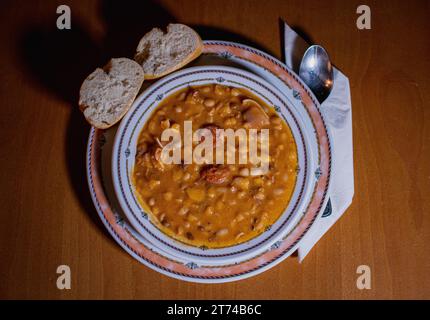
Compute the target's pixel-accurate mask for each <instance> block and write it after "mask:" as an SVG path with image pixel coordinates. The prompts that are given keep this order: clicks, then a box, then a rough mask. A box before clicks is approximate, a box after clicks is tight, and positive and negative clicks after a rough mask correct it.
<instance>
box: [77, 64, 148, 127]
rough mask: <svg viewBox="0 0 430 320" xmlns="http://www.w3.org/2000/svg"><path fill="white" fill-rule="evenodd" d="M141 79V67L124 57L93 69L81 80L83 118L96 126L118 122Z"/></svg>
mask: <svg viewBox="0 0 430 320" xmlns="http://www.w3.org/2000/svg"><path fill="white" fill-rule="evenodd" d="M143 79H144V73H143V70H142V68H141V66H140V65H139V64H138V63H136V62H135V61H133V60H131V59H127V58H117V59H112V60H111V61H110V62H109V63H108V64H107V65H106V66H105V67H104V68H103V69H101V68H97V69H96V70H95V71H94V72H93V73H91V74H90V75H89V76H88V77H87V78H86V79H85V81H84V82H83V84H82V86H81V90H80V98H79V106H80V108H81V111H82V112H83V113H84V116H85V118H86V119H87V120H88V121H89V122H90V123H91V124H92V125H93V126H95V127H97V128H107V127H110V126H111V125H113V124H115V123H116V122H118V121H119V120H120V119H121V118H122V116H123V115H124V114H125V113H126V112H127V111H128V109H129V108H130V106H131V104H132V103H133V101H134V99H135V98H136V95H137V94H138V92H139V90H140V87H141V85H142V82H143Z"/></svg>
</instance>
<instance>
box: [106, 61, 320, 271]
mask: <svg viewBox="0 0 430 320" xmlns="http://www.w3.org/2000/svg"><path fill="white" fill-rule="evenodd" d="M219 71H222V72H224V73H223V74H224V76H225V77H226V75H227V74H228V73H232V74H234V75H235V76H239V77H242V76H244V77H248V78H251V79H253V80H255V81H257V82H258V83H259V84H261V85H263V86H264V87H265V88H269V89H271V90H272V93H275V96H276V97H277V99H278V100H279V101H282V102H284V105H285V107H286V108H287V109H289V110H288V111H289V112H290V113H291V109H295V108H294V106H293V105H292V104H291V102H287V100H288V98H286V97H285V96H283V95H280V94H277V93H278V91H277V89H276V88H275V87H274V86H273V85H272V84H271V83H269V82H268V81H266V80H265V79H262V78H260V77H259V76H257V75H255V74H252V73H250V72H248V71H244V70H241V69H238V68H234V67H227V66H198V67H191V68H185V69H182V70H180V71H177V72H175V73H172V74H171V75H169V76H166V77H163V78H161V79H160V80H158V81H156V82H155V83H153V84H152V85H151V86H150V87H148V88H147V89H146V90H144V91H143V92H142V93H141V94H140V95H139V97H138V98H137V99H136V100H135V102H134V103H133V106H132V107H131V109H130V111H129V113H128V114H127V115H126V117H124V119H123V120H122V121H121V123H120V126H119V128H118V130H117V133H116V136H115V139H114V146H113V151H112V152H113V153H112V168H111V169H112V178H113V184H114V189H115V193H116V195H117V198H118V200H119V203H120V206H121V208H122V209H123V211H124V213H125V215H126V216H127V218H128V219H129V221H130V223H131V224H132V225H133V226H134V228H136V230H137V231H138V232H139V233H141V234H142V235H144V236H145V237H148V236H149V237H148V238H150V239H151V240H154V241H155V243H156V245H157V246H160V247H161V249H163V250H166V251H169V252H170V253H172V254H176V255H178V254H179V255H185V256H187V255H189V258H190V259H194V261H198V262H200V263H204V262H205V261H210V260H211V259H222V260H223V261H224V260H233V261H235V260H237V259H238V258H241V259H245V258H248V257H250V256H251V255H252V256H255V255H258V254H259V253H262V252H263V251H265V250H267V249H268V248H270V246H271V245H272V244H273V243H274V242H276V241H277V240H279V238H282V235H283V234H284V233H286V232H287V230H288V228H287V226H288V225H293V224H294V221H295V220H294V219H292V217H293V216H299V214H298V209H300V210H302V211H303V210H304V209H303V207H304V206H305V205H306V204H307V202H308V198H309V196H310V195H309V191H310V190H312V189H313V186H312V181H310V180H311V179H310V176H311V173H312V172H313V171H314V167H315V166H312V165H311V164H312V163H314V162H315V161H313V159H312V158H313V154H312V152H310V150H309V149H310V147H309V146H307V145H306V142H308V139H307V138H306V137H305V136H306V132H302V134H303V135H302V139H301V141H302V142H303V149H304V158H305V159H304V160H305V163H306V165H305V168H304V170H303V174H304V177H303V181H302V182H303V187H302V190H301V193H302V194H301V195H300V197H299V200H300V201H298V203H297V204H296V206H295V207H294V208H293V210H292V211H291V213H290V214H289V215H288V217H287V219H286V220H285V221H284V223H283V224H282V225H281V227H279V228H278V229H277V230H275V232H270V233H269V234H274V235H275V236H273V235H272V236H269V237H262V235H263V234H264V233H265V232H263V233H262V234H260V235H257V236H256V237H253V238H252V239H250V240H248V241H246V242H242V243H239V244H236V245H232V246H228V247H225V248H210V249H207V250H204V251H202V248H199V247H196V246H191V245H188V244H184V243H181V242H180V241H178V240H176V239H174V238H172V237H170V236H169V235H167V234H166V233H164V232H163V231H162V230H160V229H158V228H157V226H155V225H154V224H153V223H152V222H150V214H149V215H148V214H147V213H146V212H145V210H144V208H142V206H141V204H140V203H139V201H137V206H138V207H139V208H140V211H141V213H143V214H144V215H143V216H142V217H141V216H140V215H137V216H136V215H135V212H134V211H133V210H132V209H131V208H130V206H129V204H128V203H127V201H126V200H127V198H130V197H131V198H135V195H134V193H133V190H130V189H129V188H122V185H123V183H122V182H123V181H122V180H123V179H121V174H120V170H121V161H120V160H121V159H122V160H124V155H122V156H121V154H122V153H121V152H119V151H121V150H122V147H121V140H122V139H123V138H122V137H123V134H124V132H126V131H127V126H126V124H127V123H130V122H133V121H136V117H137V115H139V114H140V118H142V114H141V113H142V112H143V113H146V112H147V111H149V112H147V114H148V115H147V116H146V118H145V119H144V120H143V121H141V122H142V125H141V126H140V127H139V126H135V127H134V129H133V131H135V130H136V127H139V128H138V129H137V130H136V131H137V133H134V137H136V138H137V137H138V136H139V135H140V132H141V130H142V128H143V126H144V125H145V123H146V121H147V119H148V118H149V117H150V116H151V115H152V112H153V111H154V110H155V109H156V108H157V106H158V104H157V103H156V102H161V101H163V99H164V97H166V96H170V95H171V94H172V93H173V92H176V91H179V90H182V89H183V88H184V87H186V85H189V83H188V82H186V81H185V82H180V85H179V86H177V88H176V90H173V91H171V90H167V92H168V94H166V95H164V96H159V95H157V93H159V91H160V90H161V89H162V88H164V90H166V89H165V88H166V86H167V88H169V85H168V83H169V82H173V83H175V81H177V79H180V78H184V77H186V76H188V75H190V74H196V75H198V76H197V79H199V76H200V73H199V72H203V74H204V73H205V72H209V73H211V72H212V73H216V72H219ZM191 78H192V76H191ZM218 78H219V79H217V82H218V81H219V83H220V84H224V85H225V81H226V79H225V78H223V77H218ZM185 79H186V78H185ZM211 83H216V82H211ZM243 87H245V88H246V89H248V90H249V88H247V87H246V86H243ZM250 91H252V93H253V94H255V95H257V96H258V97H259V98H260V99H262V100H263V101H265V102H266V103H267V100H266V99H265V98H264V97H261V95H260V94H258V93H256V92H255V90H250ZM154 95H155V96H156V97H155V101H154V102H153V103H152V104H151V105H149V106H147V107H146V108H143V107H142V106H143V105H145V99H147V100H148V99H149V97H153V96H154ZM146 103H147V102H146ZM268 104H270V103H268ZM142 110H144V111H142ZM277 111H278V110H277ZM136 112H137V113H136ZM278 114H279V115H280V116H281V115H282V118H283V119H284V121H285V122H286V123H287V125H288V126H289V127H290V129H291V131H292V132H293V128H292V126H291V123H290V122H289V121H287V119H286V118H285V117H284V116H283V113H282V112H278ZM292 116H293V117H294V116H296V117H298V118H300V114H299V113H298V112H297V111H296V112H295V113H294V112H293V113H292ZM133 119H134V120H133ZM296 121H297V120H296ZM299 123H301V124H303V121H300V119H299V120H298V122H296V124H297V128H298V129H299V131H300V130H303V131H306V128H304V127H303V128H302V127H301V126H300V125H299ZM293 136H294V139H295V142H296V145H298V143H299V141H298V140H297V136H296V135H294V132H293ZM129 146H130V143H129ZM131 147H132V148H135V147H136V139H134V140H133V141H132V142H131ZM127 150H128V151H129V155H130V154H132V153H133V152H132V151H130V149H126V151H127ZM127 157H128V156H126V158H127ZM130 158H131V159H133V163H134V156H133V157H130ZM122 163H123V162H122ZM128 167H129V166H128V165H127V166H126V168H128ZM129 174H130V173H129V172H128V171H127V176H129ZM129 186H130V184H129ZM131 186H133V184H131ZM119 189H122V190H124V189H126V190H128V191H130V192H126V193H123V191H120V190H119ZM296 192H297V182H296V185H295V187H294V190H293V194H292V197H291V199H290V201H289V204H288V206H287V208H286V209H285V210H283V212H282V214H281V215H280V216H279V218H278V219H277V221H276V222H275V223H274V225H275V224H276V223H278V222H279V221H281V218H283V217H284V216H285V214H286V212H287V211H289V209H290V205H291V203H292V202H293V197H294V195H295V194H296ZM145 215H146V216H145ZM139 218H141V219H139ZM148 221H149V224H147V222H148ZM142 224H143V228H142ZM150 225H152V227H153V228H151V227H150ZM145 226H146V227H149V230H148V228H145ZM283 230H285V232H282V231H283ZM148 231H149V232H148ZM151 231H152V232H151ZM153 233H156V234H155V235H154V234H153ZM154 236H155V237H154ZM263 238H264V241H260V242H258V241H255V240H256V239H259V240H261V239H263ZM268 239H269V240H268ZM253 241H254V242H257V243H256V244H255V243H253ZM250 243H253V244H252V245H249V244H250ZM172 244H175V245H176V246H172ZM184 247H185V248H186V250H184ZM171 249H172V250H171ZM235 250H236V251H235Z"/></svg>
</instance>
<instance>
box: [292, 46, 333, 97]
mask: <svg viewBox="0 0 430 320" xmlns="http://www.w3.org/2000/svg"><path fill="white" fill-rule="evenodd" d="M299 76H300V78H301V79H302V80H303V81H304V82H305V83H306V84H307V86H308V87H309V89H311V90H312V92H313V93H314V94H315V96H316V98H317V99H318V101H319V102H320V103H322V102H323V101H324V100H325V99H327V97H328V96H329V94H330V92H331V89H332V88H333V67H332V65H331V62H330V59H329V57H328V54H327V51H325V49H324V48H323V47H321V46H319V45H312V46H310V47H309V48H308V49H307V50H306V51H305V53H304V55H303V58H302V62H301V63H300V69H299Z"/></svg>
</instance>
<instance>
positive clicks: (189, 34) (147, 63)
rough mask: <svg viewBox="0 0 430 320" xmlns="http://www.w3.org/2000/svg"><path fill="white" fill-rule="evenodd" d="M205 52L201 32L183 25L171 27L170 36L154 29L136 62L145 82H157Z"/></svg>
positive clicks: (143, 39)
mask: <svg viewBox="0 0 430 320" xmlns="http://www.w3.org/2000/svg"><path fill="white" fill-rule="evenodd" d="M202 50H203V41H202V39H200V36H199V35H198V34H197V32H195V31H194V30H193V29H191V28H190V27H188V26H186V25H183V24H169V25H168V26H167V33H164V32H163V31H162V30H160V29H158V28H154V29H152V30H151V31H149V32H148V33H147V34H145V35H144V36H143V38H142V39H141V40H140V42H139V45H138V46H137V49H136V55H135V57H134V59H135V60H136V61H137V62H138V63H139V64H141V65H142V68H143V71H144V72H145V79H156V78H160V77H162V76H164V75H166V74H168V73H171V72H173V71H175V70H178V69H179V68H181V67H183V66H184V65H186V64H187V63H189V62H191V61H192V60H194V59H195V58H197V57H198V56H199V55H200V54H201V53H202Z"/></svg>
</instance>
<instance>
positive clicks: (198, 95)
mask: <svg viewBox="0 0 430 320" xmlns="http://www.w3.org/2000/svg"><path fill="white" fill-rule="evenodd" d="M238 132H241V133H244V132H245V136H243V135H242V136H241V135H240V134H238ZM166 133H170V135H168V138H167V139H166ZM236 133H237V134H236ZM308 134H309V133H308V132H307V128H306V127H305V125H304V124H303V121H302V120H301V118H300V115H299V113H298V112H297V110H295V109H294V108H293V107H292V106H291V104H290V103H289V102H288V101H287V100H286V98H285V97H284V96H283V95H282V94H281V93H280V92H279V91H278V90H277V89H276V88H275V87H273V86H272V85H271V84H270V83H268V82H267V81H265V80H263V79H261V78H259V77H258V76H256V75H254V74H252V73H250V72H247V71H244V70H240V69H236V68H232V67H224V66H203V67H193V68H187V69H183V70H181V71H178V72H176V73H173V74H171V75H169V76H167V77H165V78H163V79H161V80H159V81H157V82H156V83H154V84H153V85H151V87H149V88H148V89H146V90H145V91H144V92H143V93H142V94H141V95H140V96H139V97H138V99H136V101H135V103H134V105H133V106H132V108H131V110H130V111H129V112H128V114H127V115H126V117H125V118H124V119H123V120H122V122H121V124H120V126H119V128H118V131H117V134H116V137H115V143H114V147H113V155H112V159H113V161H112V176H113V180H114V187H115V192H116V194H117V197H118V200H119V203H120V205H121V207H122V209H123V210H124V212H125V215H126V216H127V219H128V220H129V221H130V223H131V224H132V225H133V227H134V228H135V229H136V230H137V231H138V232H139V233H141V234H142V235H143V236H144V237H145V238H147V239H148V240H149V241H151V242H152V243H153V244H155V245H156V246H157V247H158V248H160V250H164V251H167V252H169V253H171V254H173V255H180V256H181V257H186V258H187V259H190V261H193V262H196V263H198V264H204V263H211V262H214V261H215V262H217V263H220V262H221V263H234V262H238V261H240V260H243V259H248V258H250V257H253V256H256V255H258V254H261V253H262V252H264V251H266V250H269V249H270V247H271V246H273V245H274V244H275V243H276V242H277V241H279V240H280V239H281V238H283V237H285V236H286V234H288V232H290V231H291V228H292V226H293V225H294V223H295V222H297V221H298V220H299V219H300V217H301V214H302V213H303V211H304V210H305V208H306V205H307V202H308V200H309V198H310V190H311V184H312V179H311V174H310V173H311V172H313V171H312V170H314V169H315V168H314V167H313V165H312V163H313V162H314V161H312V158H313V157H314V156H315V155H314V154H313V151H312V150H311V148H310V147H309V144H308V143H307V140H308V139H307V135H308ZM245 137H246V139H247V140H246V139H245ZM252 137H253V138H254V140H251V139H252ZM241 138H243V140H241ZM228 139H230V140H228ZM245 140H246V142H243V141H245ZM229 141H230V142H229ZM242 142H243V144H242V145H241V143H242ZM251 142H252V143H251ZM205 143H207V144H206V145H205ZM209 143H210V144H209ZM245 145H246V147H245V148H243V149H240V147H241V146H242V147H244V146H245ZM251 145H253V147H251ZM202 146H203V147H205V148H203V147H202ZM169 148H170V149H169ZM229 148H230V149H229ZM263 151H264V152H266V154H265V155H266V157H263ZM175 152H176V153H175ZM251 152H253V153H252V155H253V157H254V158H252V156H251ZM173 155H176V158H175V157H173ZM258 155H260V158H258ZM228 157H229V158H228ZM166 159H169V160H170V162H169V161H166ZM172 159H174V160H175V161H173V160H172ZM251 159H253V161H251ZM258 161H259V162H258Z"/></svg>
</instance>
